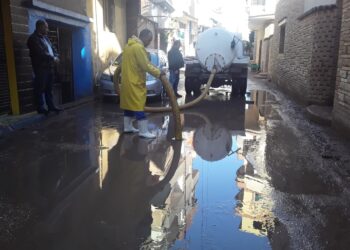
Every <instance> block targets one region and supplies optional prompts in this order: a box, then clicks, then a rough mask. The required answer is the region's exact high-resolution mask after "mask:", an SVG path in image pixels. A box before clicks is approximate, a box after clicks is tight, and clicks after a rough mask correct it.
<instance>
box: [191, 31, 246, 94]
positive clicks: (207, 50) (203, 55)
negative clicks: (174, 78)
mask: <svg viewBox="0 0 350 250" xmlns="http://www.w3.org/2000/svg"><path fill="white" fill-rule="evenodd" d="M195 49H196V57H195V58H186V70H185V90H186V94H187V95H191V94H192V93H193V94H194V95H198V94H200V88H201V85H202V84H206V83H207V81H208V79H209V76H210V73H211V70H212V69H213V67H214V66H215V67H216V69H217V70H218V73H217V74H216V76H215V79H214V81H213V83H212V85H211V86H212V87H220V86H224V85H230V86H232V87H231V88H232V90H231V94H238V93H239V94H240V95H241V96H244V95H245V92H246V89H247V73H248V63H249V57H248V56H244V42H243V41H242V40H241V36H240V35H239V34H236V33H231V32H229V31H227V30H225V29H222V28H211V29H208V30H206V31H204V32H203V33H201V34H199V36H198V40H197V43H196V46H195Z"/></svg>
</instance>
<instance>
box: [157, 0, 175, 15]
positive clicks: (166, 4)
mask: <svg viewBox="0 0 350 250" xmlns="http://www.w3.org/2000/svg"><path fill="white" fill-rule="evenodd" d="M151 2H153V3H154V4H157V5H159V6H161V7H162V8H163V9H164V10H165V11H167V12H169V13H172V12H174V11H175V8H174V7H173V2H172V0H151Z"/></svg>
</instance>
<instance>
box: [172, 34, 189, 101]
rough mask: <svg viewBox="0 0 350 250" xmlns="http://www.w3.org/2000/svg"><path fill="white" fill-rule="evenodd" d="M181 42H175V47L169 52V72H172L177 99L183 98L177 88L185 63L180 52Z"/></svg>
mask: <svg viewBox="0 0 350 250" xmlns="http://www.w3.org/2000/svg"><path fill="white" fill-rule="evenodd" d="M180 47H181V42H180V40H175V41H174V43H173V46H172V47H171V49H170V50H169V52H168V61H169V71H170V77H169V78H170V79H169V80H170V82H171V84H172V86H173V89H174V92H175V95H176V97H182V96H181V95H180V94H178V93H177V87H178V85H179V80H180V68H182V67H183V66H184V65H185V63H184V59H183V57H182V54H181V52H180Z"/></svg>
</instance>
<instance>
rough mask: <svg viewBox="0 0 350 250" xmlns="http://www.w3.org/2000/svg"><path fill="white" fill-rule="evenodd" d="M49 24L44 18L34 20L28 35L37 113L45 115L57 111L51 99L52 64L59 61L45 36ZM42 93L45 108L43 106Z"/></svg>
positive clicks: (58, 109)
mask: <svg viewBox="0 0 350 250" xmlns="http://www.w3.org/2000/svg"><path fill="white" fill-rule="evenodd" d="M48 31H49V26H48V24H47V22H46V21H45V20H39V21H37V22H36V29H35V32H34V33H33V34H32V35H31V36H30V37H29V39H28V41H27V46H28V48H29V53H30V58H31V61H32V67H33V73H34V81H33V87H34V96H35V104H36V108H37V111H38V113H40V114H45V115H47V114H48V113H49V112H50V111H54V112H56V113H58V112H59V111H61V109H60V108H58V107H56V106H55V105H54V103H53V100H52V84H53V69H54V65H55V64H57V63H58V62H59V59H58V54H57V52H56V50H55V49H54V47H53V46H52V44H51V42H50V40H49V38H48V37H47V34H48ZM44 94H45V101H46V105H47V108H48V109H46V108H45V102H44Z"/></svg>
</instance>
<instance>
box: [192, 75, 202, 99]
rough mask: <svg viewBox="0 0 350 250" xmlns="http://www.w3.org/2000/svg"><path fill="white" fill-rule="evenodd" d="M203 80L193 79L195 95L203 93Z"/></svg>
mask: <svg viewBox="0 0 350 250" xmlns="http://www.w3.org/2000/svg"><path fill="white" fill-rule="evenodd" d="M201 85H202V84H201V82H200V81H199V79H193V83H192V86H193V87H192V90H193V94H194V95H195V96H198V95H200V94H201Z"/></svg>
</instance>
